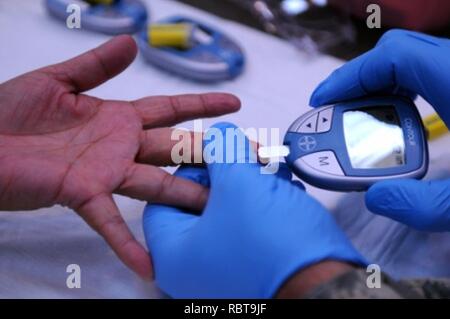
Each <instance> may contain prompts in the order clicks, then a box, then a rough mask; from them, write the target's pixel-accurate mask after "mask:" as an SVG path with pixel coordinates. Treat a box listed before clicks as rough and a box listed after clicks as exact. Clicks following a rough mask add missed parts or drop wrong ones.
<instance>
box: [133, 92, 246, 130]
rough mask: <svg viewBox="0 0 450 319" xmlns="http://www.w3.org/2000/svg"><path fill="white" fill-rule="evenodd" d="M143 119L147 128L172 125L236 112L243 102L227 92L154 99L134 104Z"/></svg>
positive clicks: (155, 97)
mask: <svg viewBox="0 0 450 319" xmlns="http://www.w3.org/2000/svg"><path fill="white" fill-rule="evenodd" d="M131 103H132V104H133V105H134V106H135V108H136V111H137V112H138V113H139V115H140V116H141V119H142V122H143V124H144V127H145V128H155V127H163V126H172V125H175V124H177V123H181V122H184V121H188V120H192V119H195V118H202V117H215V116H219V115H224V114H227V113H232V112H236V111H238V110H239V108H240V106H241V102H240V101H239V99H238V98H237V97H236V96H234V95H232V94H226V93H206V94H183V95H175V96H150V97H145V98H142V99H139V100H136V101H133V102H131Z"/></svg>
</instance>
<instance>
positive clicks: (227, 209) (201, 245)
mask: <svg viewBox="0 0 450 319" xmlns="http://www.w3.org/2000/svg"><path fill="white" fill-rule="evenodd" d="M227 128H229V129H231V130H235V129H236V127H235V126H234V125H231V124H226V123H221V124H216V125H215V126H214V128H213V129H210V130H208V132H207V133H206V135H205V141H204V147H205V145H206V144H209V145H210V146H211V145H214V147H215V149H216V153H215V154H219V153H220V152H221V151H222V150H223V153H224V154H223V158H226V156H228V157H230V161H228V163H211V164H207V168H200V167H196V168H194V167H182V168H180V169H179V170H178V171H177V172H176V175H177V176H180V177H184V178H187V179H190V180H193V181H196V182H198V183H201V184H203V185H205V186H209V187H210V194H209V199H208V203H207V205H206V207H205V209H204V211H203V212H202V215H201V216H196V215H193V214H190V213H189V212H187V211H183V210H180V209H177V208H174V207H169V206H162V205H149V206H147V207H146V209H145V212H144V232H145V236H146V240H147V245H148V247H149V250H150V252H151V254H152V257H153V263H154V267H155V276H156V282H157V283H158V285H159V286H160V287H161V288H162V289H163V290H164V291H165V292H166V293H168V294H169V295H170V296H172V297H175V298H267V297H272V296H273V295H274V294H275V293H276V292H277V289H278V288H279V287H280V285H282V283H283V282H284V281H285V280H286V279H288V278H289V277H290V276H291V275H293V274H294V273H296V272H297V271H298V270H300V269H302V268H304V267H306V266H308V265H311V264H314V263H317V262H319V261H322V260H340V261H345V262H349V263H354V264H358V265H362V264H365V261H364V259H363V257H361V256H360V254H359V253H358V252H357V251H356V250H355V249H354V248H353V246H352V245H351V243H350V242H349V240H348V239H347V238H346V236H345V235H344V233H343V232H342V231H341V230H340V229H339V227H338V226H337V225H336V223H335V221H334V219H333V217H332V216H331V215H330V214H329V213H328V212H327V211H326V210H325V208H323V207H322V205H320V204H319V203H318V202H317V201H316V200H314V199H313V198H312V197H310V196H308V195H307V194H306V193H305V191H304V189H303V187H301V186H300V187H299V185H298V184H297V183H293V182H291V173H290V172H289V170H288V169H287V167H286V166H283V167H281V169H280V170H279V171H278V172H277V174H276V175H270V174H261V172H260V169H261V165H260V164H258V163H255V162H254V161H253V162H249V153H250V152H253V151H249V141H248V140H247V139H246V138H245V137H244V136H243V133H242V131H240V130H239V129H237V131H236V136H239V137H238V138H236V139H240V138H243V139H245V144H246V145H242V144H244V143H235V140H233V138H231V139H230V136H233V135H228V136H226V134H225V130H226V129H227ZM217 131H218V132H220V133H221V134H222V135H223V139H222V138H217V137H216V136H217V135H214V134H217ZM212 132H213V133H212ZM211 140H212V141H211ZM208 141H209V142H208ZM205 143H206V144H205ZM211 143H215V144H211ZM236 144H237V146H236ZM239 144H241V145H239ZM225 146H226V147H225ZM205 150H206V149H205ZM246 150H247V152H246ZM217 152H219V153H217ZM230 152H232V153H231V154H230ZM246 153H247V154H246ZM252 155H254V153H252ZM204 156H205V160H206V161H207V162H211V155H208V154H205V155H204Z"/></svg>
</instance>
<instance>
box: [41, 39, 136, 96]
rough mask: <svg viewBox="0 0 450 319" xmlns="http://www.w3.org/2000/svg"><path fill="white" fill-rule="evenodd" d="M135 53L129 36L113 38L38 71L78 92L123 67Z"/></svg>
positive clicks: (120, 70)
mask: <svg viewBox="0 0 450 319" xmlns="http://www.w3.org/2000/svg"><path fill="white" fill-rule="evenodd" d="M136 54H137V46H136V42H135V41H134V40H133V38H132V37H131V36H129V35H121V36H117V37H114V38H113V39H111V40H109V41H108V42H106V43H103V44H102V45H100V46H99V47H97V48H95V49H92V50H90V51H88V52H85V53H83V54H81V55H79V56H77V57H75V58H72V59H70V60H67V61H65V62H61V63H58V64H55V65H51V66H48V67H45V68H43V69H41V70H40V71H42V72H45V73H46V74H49V75H50V76H52V77H53V78H55V79H56V80H57V81H59V82H61V83H62V84H64V85H66V86H67V87H68V89H69V90H70V91H71V92H74V93H80V92H83V91H87V90H90V89H92V88H95V87H96V86H99V85H100V84H102V83H104V82H106V81H108V80H109V79H111V78H113V77H115V76H116V75H117V74H119V73H121V72H122V71H123V70H125V69H126V68H127V67H128V66H129V65H130V64H131V62H133V60H134V58H135V57H136Z"/></svg>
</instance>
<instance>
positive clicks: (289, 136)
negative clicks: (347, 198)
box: [284, 96, 428, 191]
mask: <svg viewBox="0 0 450 319" xmlns="http://www.w3.org/2000/svg"><path fill="white" fill-rule="evenodd" d="M284 145H285V146H287V147H288V148H289V155H287V156H286V162H287V164H288V165H289V166H290V167H291V169H292V171H293V172H294V173H295V174H296V175H297V176H298V177H299V178H301V179H302V180H304V181H305V182H307V183H309V184H311V185H313V186H316V187H320V188H324V189H329V190H337V191H362V190H366V189H367V188H368V187H369V186H371V185H372V184H373V183H375V182H378V181H381V180H386V179H393V178H416V179H420V178H422V177H423V176H424V175H425V173H426V172H427V169H428V147H427V140H426V134H425V130H424V127H423V125H422V121H421V118H420V115H419V113H418V111H417V109H416V107H415V105H414V103H413V102H412V101H411V100H409V99H408V98H403V97H393V96H390V97H370V98H364V99H360V100H354V101H350V102H343V103H338V104H335V105H331V106H323V107H320V108H317V109H314V110H312V111H310V112H308V113H306V114H304V115H302V116H301V117H299V118H298V119H297V120H296V121H295V122H294V123H293V124H292V125H291V126H290V127H289V129H288V132H287V133H286V136H285V138H284Z"/></svg>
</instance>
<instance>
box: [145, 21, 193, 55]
mask: <svg viewBox="0 0 450 319" xmlns="http://www.w3.org/2000/svg"><path fill="white" fill-rule="evenodd" d="M192 29H193V27H192V25H191V24H188V23H173V24H152V25H150V26H149V27H148V42H149V44H150V45H151V46H154V47H164V46H169V47H177V48H182V49H188V48H189V47H190V46H191V34H192Z"/></svg>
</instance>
